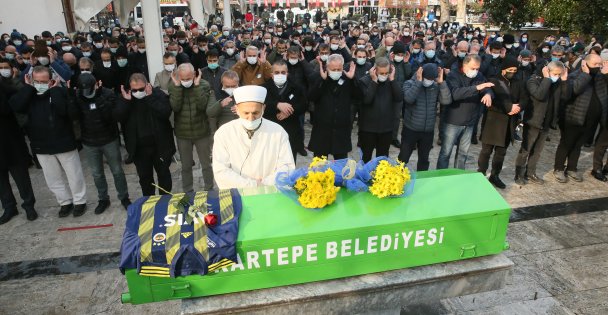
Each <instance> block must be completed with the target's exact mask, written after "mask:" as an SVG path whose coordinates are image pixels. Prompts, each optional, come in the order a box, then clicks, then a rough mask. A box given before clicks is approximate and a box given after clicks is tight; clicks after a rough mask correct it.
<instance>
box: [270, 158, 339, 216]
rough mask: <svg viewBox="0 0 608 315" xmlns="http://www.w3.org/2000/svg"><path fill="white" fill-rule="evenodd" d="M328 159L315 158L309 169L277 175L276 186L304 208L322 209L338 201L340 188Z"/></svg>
mask: <svg viewBox="0 0 608 315" xmlns="http://www.w3.org/2000/svg"><path fill="white" fill-rule="evenodd" d="M335 177H336V174H335V172H334V171H333V170H332V168H331V167H330V163H329V162H328V161H327V159H326V158H324V157H323V158H316V157H315V158H314V159H313V161H312V162H311V163H310V165H309V166H308V167H307V168H299V169H296V170H294V171H292V172H281V173H278V174H277V177H276V186H277V188H278V189H279V190H280V191H281V192H282V193H284V194H286V195H287V196H289V197H291V198H292V199H294V200H296V201H297V202H298V203H299V204H300V205H302V207H304V208H308V209H321V208H324V207H326V206H328V205H331V204H332V203H333V202H334V201H336V195H337V194H338V191H340V187H337V186H336V182H335Z"/></svg>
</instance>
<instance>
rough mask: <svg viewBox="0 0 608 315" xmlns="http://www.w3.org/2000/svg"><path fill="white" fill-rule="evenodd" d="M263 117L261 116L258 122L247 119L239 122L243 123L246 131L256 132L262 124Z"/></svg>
mask: <svg viewBox="0 0 608 315" xmlns="http://www.w3.org/2000/svg"><path fill="white" fill-rule="evenodd" d="M261 116H262V115H260V118H258V119H256V120H253V121H251V120H247V119H245V118H239V120H240V121H241V124H242V125H243V127H245V129H247V130H254V129H255V128H257V127H259V126H260V124H261V123H262V117H261Z"/></svg>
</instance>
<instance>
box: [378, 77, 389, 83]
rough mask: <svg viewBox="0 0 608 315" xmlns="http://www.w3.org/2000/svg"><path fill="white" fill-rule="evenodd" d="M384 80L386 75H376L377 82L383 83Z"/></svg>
mask: <svg viewBox="0 0 608 315" xmlns="http://www.w3.org/2000/svg"><path fill="white" fill-rule="evenodd" d="M386 80H388V76H387V75H378V82H384V81H386Z"/></svg>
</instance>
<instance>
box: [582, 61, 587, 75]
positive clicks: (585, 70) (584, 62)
mask: <svg viewBox="0 0 608 315" xmlns="http://www.w3.org/2000/svg"><path fill="white" fill-rule="evenodd" d="M581 70H583V72H584V73H586V74H589V67H588V66H587V61H585V60H583V61H581Z"/></svg>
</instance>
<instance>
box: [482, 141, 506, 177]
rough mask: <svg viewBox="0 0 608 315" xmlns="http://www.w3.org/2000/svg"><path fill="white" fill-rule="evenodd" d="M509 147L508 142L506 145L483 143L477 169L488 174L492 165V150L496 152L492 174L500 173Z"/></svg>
mask: <svg viewBox="0 0 608 315" xmlns="http://www.w3.org/2000/svg"><path fill="white" fill-rule="evenodd" d="M507 147H508V144H507V146H505V147H499V146H496V145H491V144H487V143H483V144H482V145H481V151H479V158H478V159H477V167H478V168H477V171H478V172H481V173H483V174H484V175H485V174H486V172H487V171H488V167H489V165H490V156H491V155H492V152H494V157H493V158H492V172H491V174H492V175H498V174H500V171H501V170H502V164H503V162H504V161H505V155H507Z"/></svg>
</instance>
